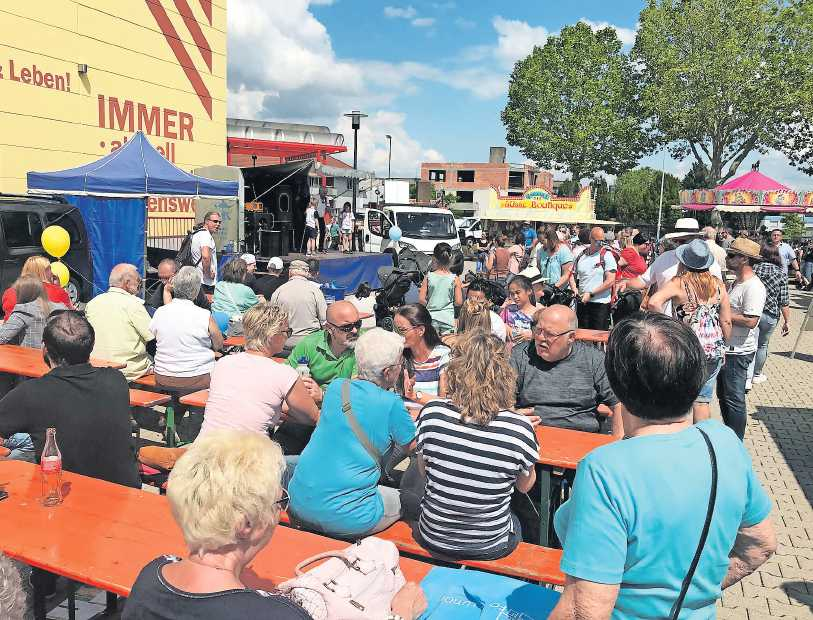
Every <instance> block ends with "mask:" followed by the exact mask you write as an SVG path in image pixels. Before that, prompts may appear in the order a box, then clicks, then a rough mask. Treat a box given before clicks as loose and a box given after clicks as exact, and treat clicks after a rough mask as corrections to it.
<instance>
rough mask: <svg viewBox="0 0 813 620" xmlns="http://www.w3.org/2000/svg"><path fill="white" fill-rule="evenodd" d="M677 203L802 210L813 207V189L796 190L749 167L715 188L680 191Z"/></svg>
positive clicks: (717, 207) (750, 210)
mask: <svg viewBox="0 0 813 620" xmlns="http://www.w3.org/2000/svg"><path fill="white" fill-rule="evenodd" d="M680 206H681V208H682V209H688V210H690V211H711V210H712V209H714V210H717V211H725V212H729V213H758V212H766V213H804V212H805V209H806V208H808V207H813V192H796V191H794V190H792V189H791V188H789V187H787V186H786V185H782V184H781V183H780V182H779V181H775V180H773V179H772V178H770V177H768V176H765V175H764V174H762V173H761V172H760V171H759V170H751V172H747V173H746V174H743V175H742V176H739V177H737V178H736V179H731V180H730V181H727V182H725V183H723V184H722V185H720V186H718V187H715V188H714V189H688V190H683V191H681V192H680Z"/></svg>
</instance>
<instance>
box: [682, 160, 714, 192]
mask: <svg viewBox="0 0 813 620" xmlns="http://www.w3.org/2000/svg"><path fill="white" fill-rule="evenodd" d="M680 184H681V186H682V187H683V189H712V188H713V187H714V185H713V184H712V182H711V179H710V178H709V169H708V168H707V167H706V165H705V164H704V163H703V162H699V161H695V162H694V163H693V164H692V169H691V170H689V172H687V173H686V176H685V177H683V180H682V181H681V182H680Z"/></svg>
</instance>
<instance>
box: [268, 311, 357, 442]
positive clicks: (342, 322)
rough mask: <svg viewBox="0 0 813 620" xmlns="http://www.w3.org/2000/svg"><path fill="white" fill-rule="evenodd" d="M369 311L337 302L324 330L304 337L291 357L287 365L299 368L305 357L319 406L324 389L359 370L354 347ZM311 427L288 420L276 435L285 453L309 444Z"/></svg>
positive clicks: (308, 384) (308, 381)
mask: <svg viewBox="0 0 813 620" xmlns="http://www.w3.org/2000/svg"><path fill="white" fill-rule="evenodd" d="M370 316H371V315H370V314H369V313H365V314H359V311H358V310H357V309H356V307H355V306H354V305H353V304H352V303H350V302H349V301H337V302H335V303H333V304H331V305H330V306H328V308H327V313H326V321H325V327H324V329H322V330H320V331H318V332H314V333H313V334H310V335H308V336H305V337H304V338H303V339H302V340H301V341H300V342H299V344H297V345H296V346H295V347H294V349H293V351H292V352H291V355H290V356H289V357H288V365H289V366H291V367H292V368H296V367H297V366H298V364H299V360H300V359H303V358H304V359H306V360H307V362H306V363H307V365H308V370H309V371H310V377H307V378H305V379H303V382H304V383H305V387H306V388H307V389H308V392H309V393H310V395H311V397H312V398H313V400H315V401H316V404H317V405H320V406H321V404H322V396H323V388H324V387H326V386H327V384H328V383H330V382H331V381H333V379H337V378H345V379H349V378H350V377H351V376H353V374H355V372H356V355H355V353H354V352H353V349H354V348H355V346H356V342H357V341H358V338H359V331H360V330H361V321H362V319H366V318H368V317H370ZM312 432H313V427H312V426H304V425H301V424H294V423H291V422H285V423H284V424H282V426H280V428H279V430H277V432H276V433H275V434H274V439H275V440H276V441H278V442H279V444H280V445H281V446H282V448H283V450H284V451H285V454H299V453H301V452H302V450H303V449H304V448H305V445H306V444H307V443H308V439H309V438H310V435H311V433H312Z"/></svg>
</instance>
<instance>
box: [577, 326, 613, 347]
mask: <svg viewBox="0 0 813 620" xmlns="http://www.w3.org/2000/svg"><path fill="white" fill-rule="evenodd" d="M609 337H610V332H607V331H604V330H601V329H577V330H576V340H583V341H584V342H601V343H604V344H606V343H607V339H608V338H609Z"/></svg>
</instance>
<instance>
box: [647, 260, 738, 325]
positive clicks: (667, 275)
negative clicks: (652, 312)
mask: <svg viewBox="0 0 813 620" xmlns="http://www.w3.org/2000/svg"><path fill="white" fill-rule="evenodd" d="M679 264H680V262H679V261H678V258H677V254H675V251H674V250H669V251H668V252H664V253H663V254H661V255H660V256H659V257H658V258H656V259H655V262H654V263H652V264H651V265H650V266H649V267H648V268H647V270H646V271H645V272H644V273H643V274H642V275H641V276H639V277H640V278H641V280H642V281H643V283H644V285H645V288H649V287H650V286H652V284H653V283H656V284H657V285H658V290H660V289H662V288H663V287H664V285H665V284H666V283H667V282H669V280H671V279H672V278H674V277H675V276H676V275H677V271H678V265H679ZM709 273H711V275H713V276H716V277H718V278H720V280H721V281H722V279H723V272H722V271H720V266H719V265H718V264H717V263H716V262H714V263H712V264H711V267H709ZM661 312H663V313H664V314H665V315H667V316H672V302H671V301H667V302H666V303H665V304H664V305H663V308H662V309H661Z"/></svg>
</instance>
